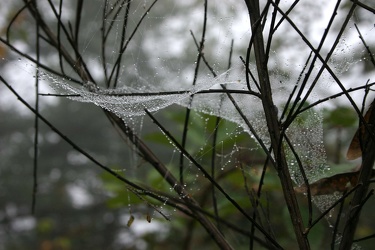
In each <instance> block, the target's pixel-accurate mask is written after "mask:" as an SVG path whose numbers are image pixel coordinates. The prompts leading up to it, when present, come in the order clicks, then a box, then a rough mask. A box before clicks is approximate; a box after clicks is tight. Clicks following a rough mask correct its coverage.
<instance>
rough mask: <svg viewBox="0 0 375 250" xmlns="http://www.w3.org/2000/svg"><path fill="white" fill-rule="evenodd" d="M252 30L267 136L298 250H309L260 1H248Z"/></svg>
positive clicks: (246, 0)
mask: <svg viewBox="0 0 375 250" xmlns="http://www.w3.org/2000/svg"><path fill="white" fill-rule="evenodd" d="M245 2H246V5H247V8H248V12H249V16H250V23H251V29H252V36H253V44H254V45H253V48H254V54H255V60H256V66H257V71H258V78H259V83H260V90H261V99H262V105H263V110H264V113H265V117H266V121H267V127H268V132H269V135H270V139H271V147H272V149H273V152H274V157H275V167H276V170H277V172H278V175H279V178H280V181H281V185H282V188H283V193H284V197H285V201H286V204H287V206H288V210H289V214H290V217H291V221H292V224H293V228H294V232H295V235H296V239H297V242H298V245H299V249H310V246H309V242H308V239H307V236H306V235H305V234H304V225H303V220H302V216H301V213H300V210H299V206H298V202H297V199H296V195H295V192H294V189H293V183H292V179H291V177H290V172H289V169H288V164H287V161H286V157H285V153H284V150H283V147H282V146H280V145H281V141H282V137H281V133H280V124H279V122H278V116H277V111H276V109H275V105H274V103H273V99H272V89H271V83H270V79H269V74H268V66H267V61H268V58H267V55H266V53H265V49H264V39H263V33H262V29H261V25H260V23H261V16H260V9H259V0H245Z"/></svg>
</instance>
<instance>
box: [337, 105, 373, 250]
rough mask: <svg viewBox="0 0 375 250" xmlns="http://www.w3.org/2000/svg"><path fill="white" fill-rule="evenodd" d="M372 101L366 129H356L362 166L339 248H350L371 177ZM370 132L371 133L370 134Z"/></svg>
mask: <svg viewBox="0 0 375 250" xmlns="http://www.w3.org/2000/svg"><path fill="white" fill-rule="evenodd" d="M374 103H375V100H374V101H373V102H372V104H371V106H370V108H369V111H368V112H371V113H370V116H369V120H368V121H367V122H368V123H367V128H368V129H361V127H363V126H366V125H365V124H363V125H362V126H360V127H359V129H358V131H359V133H358V136H359V141H360V144H361V150H362V166H361V170H360V173H359V179H358V184H359V185H360V186H359V187H358V189H357V191H356V192H355V193H354V196H353V199H352V200H351V202H350V206H349V210H348V213H347V217H346V223H345V227H344V232H343V235H342V241H341V243H340V249H342V250H344V249H345V250H346V249H350V248H351V246H352V244H353V239H354V234H355V231H356V229H357V225H358V221H359V217H360V214H361V210H362V207H363V205H364V203H365V202H366V199H367V196H368V189H369V186H370V179H371V178H372V171H373V170H372V168H373V166H374V163H375V154H374V152H375V141H374V138H373V137H374V136H373V135H374V132H375V109H373V107H374V105H375V104H374ZM365 120H366V119H365ZM363 128H364V127H363ZM370 133H372V135H371V134H370Z"/></svg>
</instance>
